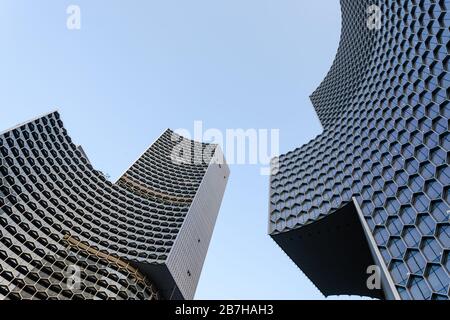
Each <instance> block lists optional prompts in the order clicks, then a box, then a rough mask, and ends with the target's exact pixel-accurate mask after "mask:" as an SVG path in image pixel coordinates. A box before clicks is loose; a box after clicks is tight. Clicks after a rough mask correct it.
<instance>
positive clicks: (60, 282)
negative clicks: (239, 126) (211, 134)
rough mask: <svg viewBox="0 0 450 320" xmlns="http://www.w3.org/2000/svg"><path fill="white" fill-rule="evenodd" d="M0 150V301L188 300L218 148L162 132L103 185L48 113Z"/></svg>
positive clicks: (219, 179) (224, 174)
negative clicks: (111, 179)
mask: <svg viewBox="0 0 450 320" xmlns="http://www.w3.org/2000/svg"><path fill="white" fill-rule="evenodd" d="M179 146H182V148H181V149H180V150H184V154H183V153H179V152H173V151H174V150H177V149H175V148H177V147H179ZM186 150H188V151H186ZM0 152H1V156H0V242H1V245H0V298H1V299H141V300H153V299H193V297H194V294H195V290H196V287H197V283H198V280H199V277H200V273H201V270H202V267H203V262H204V259H205V257H206V253H207V250H208V246H209V242H210V239H211V236H212V232H213V229H214V224H215V221H216V218H217V214H218V212H219V207H220V204H221V201H222V197H223V194H224V190H225V186H226V183H227V180H228V175H229V169H228V166H227V165H226V163H225V160H224V158H223V155H222V152H221V150H220V147H218V146H216V145H209V144H203V143H200V142H194V141H191V140H188V139H185V138H183V137H181V136H179V135H176V134H175V133H174V132H172V131H171V130H167V131H166V132H164V133H163V134H162V135H161V136H160V137H159V138H158V139H157V140H156V142H155V143H153V144H152V145H151V146H150V148H149V149H148V150H146V151H145V152H144V153H143V155H142V156H141V157H140V158H139V159H138V160H137V161H136V162H135V163H134V164H133V165H132V166H131V167H130V168H129V169H128V170H127V171H126V172H125V173H124V174H123V175H122V176H121V177H120V178H119V179H118V181H117V182H116V183H111V182H110V181H108V180H107V179H106V178H105V177H104V175H103V174H102V173H101V172H99V171H97V170H95V169H94V168H93V167H92V165H91V164H90V162H89V159H87V157H86V154H85V153H84V151H83V149H82V148H81V147H80V146H76V145H75V144H74V143H73V142H72V140H71V138H70V137H69V136H68V134H67V131H66V129H65V128H64V126H63V123H62V121H61V119H60V115H59V113H58V112H53V113H50V114H47V115H45V116H42V117H40V118H38V119H36V120H33V121H30V122H28V123H25V124H23V125H19V126H17V127H15V128H13V129H11V130H8V131H6V132H4V133H2V134H0ZM186 152H189V153H190V154H189V155H186ZM203 155H205V156H204V157H203ZM195 157H197V158H198V157H200V158H201V159H200V160H204V161H199V159H197V158H195ZM187 160H190V161H187Z"/></svg>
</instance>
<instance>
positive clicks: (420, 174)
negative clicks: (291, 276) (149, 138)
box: [269, 0, 450, 299]
mask: <svg viewBox="0 0 450 320" xmlns="http://www.w3.org/2000/svg"><path fill="white" fill-rule="evenodd" d="M373 5H375V6H377V7H375V8H378V9H379V10H380V11H379V12H380V13H381V15H380V17H381V25H380V26H381V28H369V25H368V23H367V22H368V21H369V19H370V15H371V14H373V13H374V11H373V8H374V7H373ZM341 7H342V21H343V22H342V36H341V41H340V46H339V49H338V53H337V56H336V59H335V62H334V64H333V66H332V68H331V70H330V72H329V74H328V75H327V77H326V78H325V80H324V81H323V83H322V84H321V85H320V86H319V88H318V89H317V90H316V91H315V92H314V93H313V94H312V96H311V100H312V102H313V105H314V107H315V109H316V112H317V114H318V116H319V118H320V121H321V123H322V125H323V127H324V132H323V133H322V134H321V135H319V136H318V137H317V138H315V139H314V140H312V141H311V142H309V143H308V144H306V145H304V146H302V147H301V148H298V149H296V150H294V151H292V152H289V153H287V154H285V155H282V156H281V157H280V158H279V159H277V161H278V160H279V170H278V172H276V173H274V174H273V175H272V176H271V182H270V185H271V188H270V190H271V191H270V222H269V232H270V235H271V236H272V238H273V239H274V240H275V241H276V242H277V243H278V244H279V245H280V246H281V247H282V249H283V250H284V251H285V252H286V253H287V254H288V255H289V256H290V257H291V258H293V257H294V256H296V257H298V259H293V260H294V261H295V262H296V263H297V265H299V266H300V267H302V264H303V262H304V261H306V260H308V259H317V260H319V259H321V258H320V255H323V254H325V253H315V252H314V247H313V244H308V245H310V246H311V247H309V248H307V249H300V248H306V245H305V246H304V247H302V246H303V245H304V243H303V242H304V241H307V240H305V238H304V237H303V238H302V237H299V238H298V239H297V238H296V239H294V241H293V242H289V243H288V242H284V240H282V238H283V237H286V236H289V237H290V238H291V240H292V239H293V237H294V236H295V235H296V234H297V233H298V232H301V230H306V228H308V226H311V227H313V226H314V225H318V224H319V223H320V222H321V221H326V220H327V219H328V218H329V217H330V216H332V215H336V214H338V212H340V210H341V209H342V208H344V207H345V206H347V205H348V204H350V203H352V201H354V203H355V205H356V206H357V207H358V210H359V212H360V214H361V216H363V219H361V223H362V224H363V225H364V226H367V228H368V230H369V231H370V232H368V237H369V238H371V239H373V240H374V242H373V247H374V248H373V249H374V250H375V251H376V252H378V253H379V254H380V257H382V258H381V263H380V265H381V266H382V267H383V268H384V270H386V273H387V277H389V279H390V281H391V282H392V284H393V289H394V291H395V293H396V296H397V298H399V299H448V298H449V286H450V223H449V210H450V167H449V149H450V133H449V117H450V103H449V94H450V90H449V88H450V73H449V72H450V70H449V61H450V55H449V49H450V29H449V28H450V1H448V0H433V1H431V0H409V1H403V0H376V1H374V0H359V1H354V0H342V1H341ZM327 227H328V228H330V227H332V226H330V225H328V226H327ZM348 232H352V231H351V230H350V231H348ZM323 237H326V235H325V233H323V234H322V238H323ZM344 237H345V236H344ZM302 241H303V242H302ZM325 241H326V239H325ZM300 250H303V251H300ZM327 254H331V255H332V254H333V253H332V252H327ZM356 256H357V255H356V253H355V254H354V257H356ZM350 258H351V257H350ZM335 260H339V257H335ZM355 263H357V262H356V261H355ZM336 264H337V265H338V264H340V262H336ZM321 272H323V273H324V272H327V270H326V268H324V269H323V270H321ZM305 273H306V274H307V275H308V276H309V277H310V279H312V280H313V282H315V283H316V285H318V281H317V280H316V279H319V278H320V277H321V276H323V274H322V275H321V274H313V272H311V273H309V272H306V271H305ZM328 285H329V284H325V283H322V284H320V285H318V287H319V289H320V290H321V291H322V292H327V286H328ZM335 293H336V292H335ZM338 293H340V294H354V293H355V292H351V290H350V289H349V288H345V287H342V288H341V289H340V290H339V292H338Z"/></svg>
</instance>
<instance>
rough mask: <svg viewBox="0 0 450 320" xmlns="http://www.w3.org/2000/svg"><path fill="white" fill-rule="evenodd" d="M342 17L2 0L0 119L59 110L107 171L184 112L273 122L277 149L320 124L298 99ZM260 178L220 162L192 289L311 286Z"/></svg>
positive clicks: (238, 3) (315, 4)
mask: <svg viewBox="0 0 450 320" xmlns="http://www.w3.org/2000/svg"><path fill="white" fill-rule="evenodd" d="M71 4H75V5H79V6H80V8H81V18H82V20H81V30H78V31H69V30H68V29H67V28H66V19H67V14H66V8H67V7H68V6H69V5H71ZM340 18H341V17H340V8H339V1H338V0H333V1H330V0H328V1H307V0H215V1H211V0H189V1H186V0H167V1H155V0H130V1H119V0H95V1H92V0H89V1H88V0H78V1H76V0H71V1H65V0H59V1H54V0H40V1H32V0H2V1H1V2H0V39H1V41H2V46H1V48H2V50H0V88H1V89H0V92H1V94H0V131H2V130H4V129H7V128H9V127H11V126H13V125H15V124H17V123H19V122H22V121H25V120H28V119H31V118H34V117H36V116H37V115H39V114H42V113H46V112H48V111H51V110H54V109H58V110H59V111H60V112H61V115H62V119H63V121H64V123H65V125H66V127H67V128H68V130H69V133H70V135H71V136H72V138H73V139H74V141H75V142H76V143H78V144H81V145H82V146H83V147H84V149H85V151H86V153H87V154H88V156H89V157H90V159H91V161H92V162H93V164H94V166H95V167H96V168H97V169H99V170H102V171H104V172H106V173H108V174H110V176H111V179H112V180H115V179H116V178H117V177H118V176H119V175H120V174H121V173H122V172H123V170H125V169H126V168H127V167H128V166H129V165H130V163H131V162H132V161H134V160H135V159H136V157H137V156H139V155H140V154H141V153H142V151H144V150H145V149H146V148H147V147H148V146H149V144H150V143H151V142H153V141H154V140H155V139H156V138H157V137H158V136H159V135H160V134H161V132H162V131H163V130H164V129H166V128H168V127H170V128H173V129H176V128H186V129H190V130H193V126H194V121H196V120H201V121H203V125H204V127H205V128H217V129H220V130H225V129H237V128H242V129H250V128H254V129H260V128H261V129H280V138H281V146H280V149H281V152H282V153H284V152H287V151H290V150H292V149H294V148H296V147H298V146H300V145H302V144H304V143H306V142H308V141H309V140H310V139H312V138H314V137H315V136H316V135H318V134H319V133H320V132H321V130H322V129H321V126H320V123H319V121H318V118H317V116H316V115H315V113H314V109H313V108H312V105H311V103H310V101H309V98H308V97H309V95H310V94H311V93H312V92H313V90H314V89H315V88H316V87H317V86H318V84H319V83H320V81H321V80H322V79H323V77H324V76H325V74H326V72H327V71H328V69H329V67H330V66H331V63H332V60H333V58H334V55H335V53H336V49H337V46H338V42H339V35H340ZM268 187H269V186H268V177H265V176H261V175H260V174H259V167H257V166H251V165H240V166H231V177H230V181H229V184H228V187H227V191H226V194H225V197H224V201H223V204H222V208H221V211H220V215H219V219H218V221H217V225H216V229H215V232H214V236H213V239H212V243H211V247H210V251H209V254H208V257H207V260H206V263H205V268H204V270H203V274H202V278H201V280H200V284H199V287H198V290H197V295H196V298H197V299H322V298H323V296H322V295H321V294H320V293H319V292H318V290H317V289H316V288H315V287H314V286H313V285H312V284H311V282H310V281H309V280H308V279H307V278H306V277H305V276H304V275H303V274H302V273H301V272H300V271H299V270H298V269H297V267H296V266H295V265H294V264H293V263H292V262H291V261H290V260H289V259H288V257H287V256H286V255H285V254H284V253H283V252H282V251H281V250H280V249H279V248H278V247H277V246H276V244H275V243H274V242H273V241H272V240H271V239H270V237H269V236H268V235H267V216H268V208H267V207H268Z"/></svg>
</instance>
